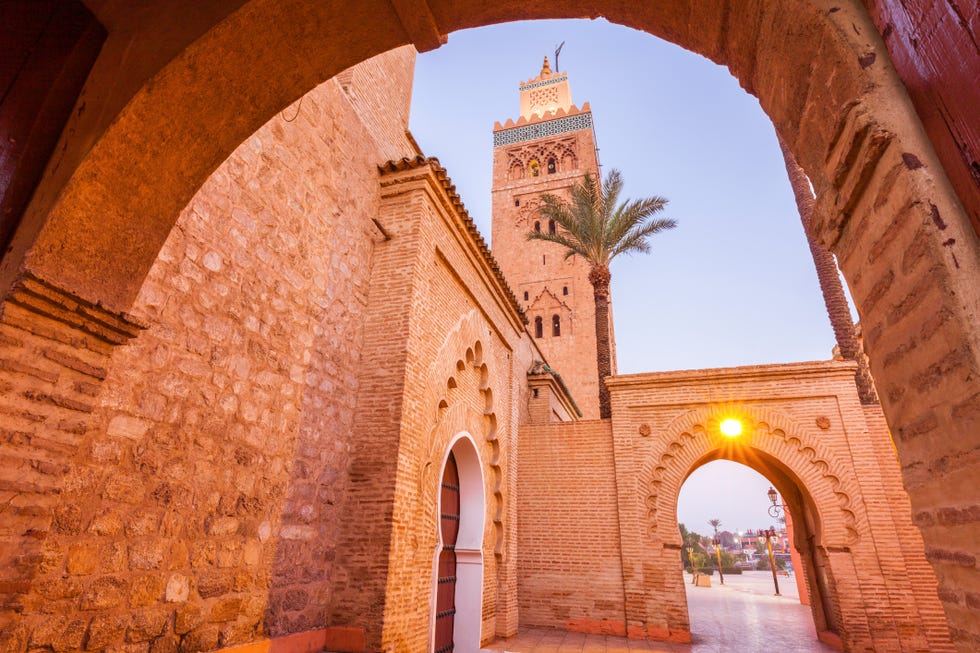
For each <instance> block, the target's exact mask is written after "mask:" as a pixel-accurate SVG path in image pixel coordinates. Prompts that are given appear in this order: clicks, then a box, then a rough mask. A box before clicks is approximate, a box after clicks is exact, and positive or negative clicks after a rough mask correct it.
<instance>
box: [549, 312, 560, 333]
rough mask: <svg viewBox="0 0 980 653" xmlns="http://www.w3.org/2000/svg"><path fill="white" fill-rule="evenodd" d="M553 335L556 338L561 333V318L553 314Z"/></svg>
mask: <svg viewBox="0 0 980 653" xmlns="http://www.w3.org/2000/svg"><path fill="white" fill-rule="evenodd" d="M551 335H553V336H554V337H556V338H557V337H558V336H560V335H561V318H560V317H558V316H557V315H552V316H551Z"/></svg>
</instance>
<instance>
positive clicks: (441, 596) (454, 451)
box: [431, 433, 486, 653]
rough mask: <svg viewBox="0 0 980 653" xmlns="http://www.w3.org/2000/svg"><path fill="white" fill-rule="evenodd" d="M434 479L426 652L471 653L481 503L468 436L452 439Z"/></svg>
mask: <svg viewBox="0 0 980 653" xmlns="http://www.w3.org/2000/svg"><path fill="white" fill-rule="evenodd" d="M439 479H440V480H439V495H438V496H439V506H438V515H439V520H438V529H439V544H438V547H437V552H436V560H435V569H434V571H435V573H434V579H435V587H434V590H433V594H434V596H433V602H432V606H433V607H432V649H431V650H432V651H433V652H434V653H477V651H479V650H480V637H481V628H482V621H483V617H482V606H483V529H484V525H485V515H486V499H485V494H484V483H483V467H482V465H481V464H480V456H479V454H478V453H477V450H476V445H475V443H474V442H473V440H472V438H471V437H470V436H469V434H466V433H461V434H460V435H458V436H457V437H456V439H455V440H454V442H453V444H452V446H451V447H450V449H449V451H448V452H447V455H446V459H445V462H444V463H443V469H442V473H441V474H440V477H439Z"/></svg>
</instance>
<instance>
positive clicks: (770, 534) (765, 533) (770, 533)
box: [759, 528, 782, 596]
mask: <svg viewBox="0 0 980 653" xmlns="http://www.w3.org/2000/svg"><path fill="white" fill-rule="evenodd" d="M774 537H776V530H775V529H774V528H767V529H765V530H760V531H759V544H762V540H763V539H765V541H766V549H767V550H768V551H769V569H770V570H771V571H772V585H773V587H775V588H776V596H782V594H780V593H779V581H778V580H777V579H776V558H775V557H774V556H773V554H772V538H774Z"/></svg>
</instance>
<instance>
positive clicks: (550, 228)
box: [548, 220, 555, 234]
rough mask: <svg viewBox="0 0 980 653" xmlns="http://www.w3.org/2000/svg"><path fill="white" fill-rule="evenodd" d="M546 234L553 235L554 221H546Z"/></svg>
mask: <svg viewBox="0 0 980 653" xmlns="http://www.w3.org/2000/svg"><path fill="white" fill-rule="evenodd" d="M548 233H549V234H553V233H555V221H554V220H548Z"/></svg>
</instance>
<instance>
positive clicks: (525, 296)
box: [524, 290, 528, 301]
mask: <svg viewBox="0 0 980 653" xmlns="http://www.w3.org/2000/svg"><path fill="white" fill-rule="evenodd" d="M527 298H528V293H527V291H526V290H525V291H524V301H527Z"/></svg>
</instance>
